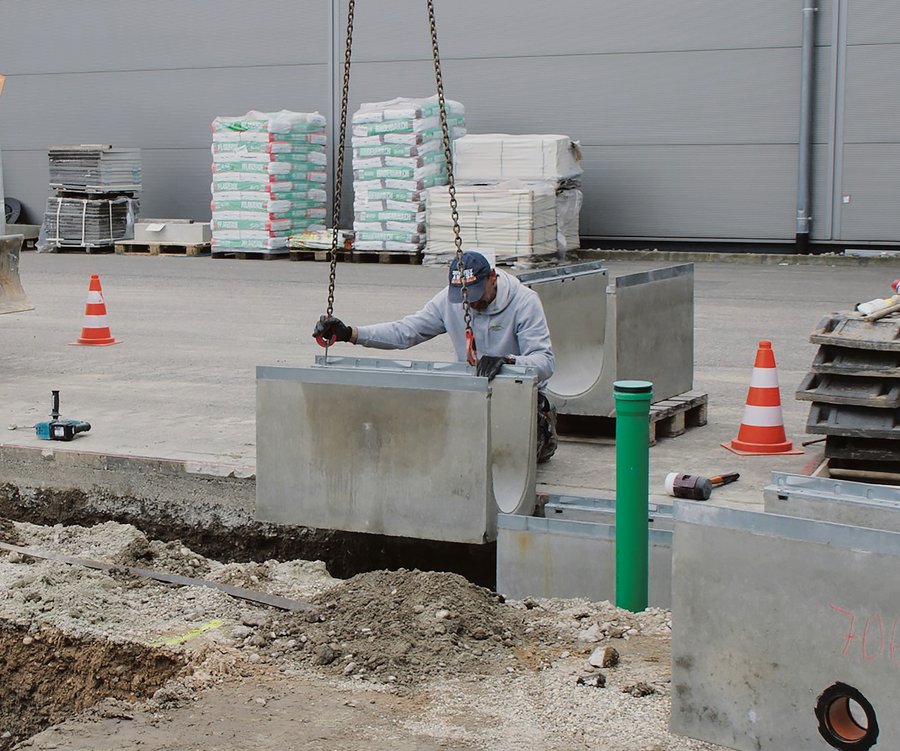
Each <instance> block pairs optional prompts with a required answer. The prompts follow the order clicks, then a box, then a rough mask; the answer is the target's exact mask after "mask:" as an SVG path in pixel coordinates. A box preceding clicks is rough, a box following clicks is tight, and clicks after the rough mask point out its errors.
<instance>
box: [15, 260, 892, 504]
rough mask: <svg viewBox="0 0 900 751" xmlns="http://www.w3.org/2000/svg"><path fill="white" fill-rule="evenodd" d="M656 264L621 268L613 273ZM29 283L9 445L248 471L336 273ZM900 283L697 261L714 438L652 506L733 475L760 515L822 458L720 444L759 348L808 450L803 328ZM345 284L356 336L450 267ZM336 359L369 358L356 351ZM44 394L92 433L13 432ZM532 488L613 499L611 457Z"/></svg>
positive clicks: (20, 324) (214, 266)
mask: <svg viewBox="0 0 900 751" xmlns="http://www.w3.org/2000/svg"><path fill="white" fill-rule="evenodd" d="M656 265H660V264H654V262H652V261H630V260H626V259H622V258H620V257H617V258H615V259H614V260H612V261H611V262H610V263H609V268H610V276H611V277H615V276H617V275H619V274H623V273H629V272H632V271H639V270H646V269H650V268H654V267H655V266H656ZM20 272H21V277H22V282H23V285H24V287H25V290H26V292H27V294H28V296H29V298H30V300H31V301H32V303H33V304H34V306H35V310H33V311H29V312H25V313H16V314H12V315H5V316H0V430H2V431H3V432H2V433H0V441H2V443H0V448H2V447H3V446H8V445H13V446H26V447H34V448H40V449H44V450H49V449H52V450H54V451H57V452H58V451H79V452H98V453H112V454H122V455H130V456H142V457H157V458H167V459H177V460H183V461H187V462H189V463H190V464H191V466H193V467H199V468H203V467H211V468H212V467H216V468H219V470H221V468H222V467H223V466H224V467H231V468H234V469H235V470H236V471H237V472H238V473H246V472H248V471H252V469H253V466H254V463H255V440H256V439H255V411H256V409H255V368H256V366H257V365H288V366H305V365H309V364H310V363H312V362H313V359H314V357H315V356H316V355H317V354H320V353H321V350H320V348H319V347H318V346H317V345H316V344H315V342H314V341H313V339H312V338H311V337H310V332H311V330H312V326H313V323H314V321H315V319H316V317H317V316H318V315H319V314H320V313H321V312H322V311H323V310H324V308H325V301H326V293H327V280H328V266H327V264H323V263H313V262H305V263H292V262H289V261H287V260H273V261H258V260H232V259H211V258H209V257H177V256H163V257H159V256H118V255H80V254H79V255H76V254H66V255H56V254H37V253H34V252H26V253H23V255H22V258H21V268H20ZM91 273H97V274H99V275H100V280H101V283H102V286H103V293H104V298H105V301H106V305H107V311H108V320H109V325H110V328H111V330H112V334H113V336H114V337H116V338H117V339H120V340H121V344H118V345H116V346H112V347H77V346H69V343H70V342H72V341H74V340H75V338H76V337H77V336H78V335H79V334H80V331H81V325H82V316H83V313H84V303H85V300H86V297H87V290H88V282H89V278H90V275H91ZM898 276H900V261H898V262H897V263H896V264H891V263H887V264H884V263H883V264H878V265H874V264H866V265H860V266H847V265H838V266H835V265H831V263H830V262H829V260H828V259H823V260H822V261H821V262H819V263H818V264H808V265H760V264H756V263H747V264H741V263H728V264H718V263H699V264H698V265H697V267H696V299H695V306H696V307H695V382H694V387H695V389H699V390H702V391H705V392H707V393H708V394H709V424H708V425H707V426H705V427H703V428H695V429H690V430H688V432H687V433H686V434H685V435H682V436H680V437H677V438H667V439H663V440H661V441H660V442H659V443H658V444H657V445H656V446H654V447H653V448H652V449H651V454H650V472H651V477H650V488H651V495H652V496H653V497H654V498H656V499H657V500H664V499H665V495H664V493H663V481H664V478H665V476H666V474H667V473H668V472H672V471H681V472H690V473H696V474H715V473H717V472H720V471H724V470H735V471H738V472H740V473H741V475H742V477H741V479H740V481H738V482H737V483H734V484H733V485H729V486H726V487H724V488H720V489H717V490H716V491H714V495H713V502H715V503H722V504H726V505H738V506H744V507H748V506H749V507H758V508H761V507H762V501H763V495H762V489H763V487H764V486H765V485H766V484H767V483H768V481H769V472H770V471H771V470H781V471H788V472H801V471H803V469H804V467H805V466H806V465H807V464H808V463H809V462H811V461H814V460H815V454H816V453H817V449H818V447H817V446H812V447H810V448H809V449H808V450H807V454H806V456H786V457H738V456H735V455H733V454H731V453H729V452H727V451H726V450H725V449H723V448H721V447H720V446H719V444H720V443H721V442H722V441H727V440H730V439H731V438H733V437H734V436H735V435H736V432H737V429H738V426H739V423H740V420H741V415H742V410H743V406H744V401H745V398H746V393H747V387H748V385H749V379H750V372H751V369H752V366H753V360H754V357H755V354H756V348H757V342H758V340H760V339H771V340H772V341H773V344H774V351H775V357H776V361H777V364H778V373H779V378H780V382H781V394H782V403H783V406H784V416H785V425H786V429H787V433H788V435H789V437H791V438H792V439H793V440H794V441H795V442H797V441H802V440H804V439H806V438H809V436H806V435H805V434H804V430H805V422H806V417H807V413H808V409H809V406H808V404H807V403H804V402H799V401H797V400H795V399H794V398H793V392H794V390H795V389H796V388H797V386H798V384H799V383H800V381H801V379H802V378H803V376H804V375H805V373H806V371H807V369H808V366H809V364H810V362H811V361H812V358H813V355H814V353H815V349H816V348H815V346H814V345H812V344H810V343H809V342H808V336H809V334H810V332H811V331H812V329H813V327H814V325H815V324H816V322H817V321H818V320H819V318H820V317H822V316H823V315H825V314H827V313H829V312H832V311H836V310H842V309H843V310H846V309H849V308H850V307H852V305H853V304H855V303H856V302H859V301H861V300H868V299H871V298H874V297H876V296H879V295H882V294H886V292H887V291H888V284H889V282H890V280H892V279H894V278H896V277H898ZM337 279H338V286H337V292H336V296H335V313H336V314H337V315H338V316H341V317H343V318H344V319H346V320H347V321H348V322H350V323H353V324H364V323H370V322H376V321H381V320H386V319H390V318H393V317H397V316H399V315H401V314H405V313H409V312H412V311H414V310H416V309H417V308H418V307H419V306H420V305H421V304H423V303H424V302H425V301H426V300H428V299H429V298H430V297H431V295H432V294H433V293H434V292H435V291H436V290H437V289H438V288H439V287H440V286H441V285H442V284H444V283H445V276H444V273H443V272H442V271H441V270H440V269H433V268H423V267H417V266H405V265H393V264H392V265H381V264H362V265H355V264H344V263H342V264H340V265H339V267H338V274H337ZM648 304H651V305H652V304H653V301H652V300H650V301H648ZM334 352H335V354H349V353H351V352H355V353H356V354H363V355H373V354H375V353H374V352H372V351H361V350H358V349H354V348H353V347H352V346H351V345H338V346H336V347H335V349H334ZM411 354H412V351H411ZM414 355H415V358H416V359H422V360H446V359H449V358H451V357H452V350H451V347H450V344H449V342H448V341H447V340H446V338H438V339H436V340H433V341H431V342H428V343H426V344H424V345H421V346H420V347H418V348H416V349H415V350H414ZM51 389H59V390H60V392H61V407H62V413H63V416H66V417H73V418H80V419H84V420H88V421H90V422H91V424H92V426H93V427H92V430H91V432H90V433H87V434H84V435H82V436H79V437H78V438H77V439H76V440H75V441H73V442H72V443H68V444H67V443H58V442H53V443H52V444H51V443H49V442H44V441H39V440H37V438H36V437H35V436H34V431H33V430H30V429H20V430H15V431H12V432H7V431H6V430H5V426H6V425H8V424H18V425H25V426H30V425H32V424H33V423H34V422H35V421H37V420H41V419H44V418H45V417H46V416H47V414H48V412H49V409H50V391H51ZM452 459H453V457H451V456H448V457H446V460H447V461H452ZM0 480H2V477H0ZM538 483H539V489H540V490H543V491H548V492H565V493H570V494H574V495H588V496H596V497H611V495H612V494H613V493H614V489H615V450H614V447H613V445H612V443H611V442H605V443H604V442H601V443H597V444H576V443H569V442H563V443H562V445H561V446H560V449H559V451H558V453H557V455H556V456H555V457H554V458H553V459H552V460H551V461H550V462H549V463H548V464H546V465H542V466H541V467H540V468H539V471H538Z"/></svg>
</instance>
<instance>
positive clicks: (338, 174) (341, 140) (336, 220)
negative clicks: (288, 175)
mask: <svg viewBox="0 0 900 751" xmlns="http://www.w3.org/2000/svg"><path fill="white" fill-rule="evenodd" d="M355 11H356V0H349V3H348V6H347V39H346V43H345V44H344V80H343V84H342V85H341V122H340V125H339V127H338V147H337V169H336V171H335V173H334V196H333V197H332V198H333V203H332V205H331V268H330V270H329V273H328V307H327V309H326V311H325V314H326V315H327V316H328V317H329V318H331V316H332V315H333V314H334V282H335V276H336V274H337V260H338V256H337V252H338V234H339V232H340V226H341V192H342V189H343V184H344V144H345V142H346V137H347V108H348V106H349V104H348V101H349V99H350V51H351V50H352V49H353V14H354V13H355ZM325 356H326V357H327V356H328V348H327V347H326V348H325Z"/></svg>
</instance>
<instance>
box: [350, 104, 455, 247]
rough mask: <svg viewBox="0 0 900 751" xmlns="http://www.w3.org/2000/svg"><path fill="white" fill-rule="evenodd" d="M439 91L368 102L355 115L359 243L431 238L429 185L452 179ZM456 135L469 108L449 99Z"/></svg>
mask: <svg viewBox="0 0 900 751" xmlns="http://www.w3.org/2000/svg"><path fill="white" fill-rule="evenodd" d="M438 107H439V105H438V101H437V97H429V98H427V99H410V98H405V97H398V98H396V99H392V100H390V101H387V102H367V103H365V104H362V105H361V106H360V108H359V110H357V111H356V112H355V113H354V115H353V139H352V146H353V178H354V181H353V190H354V201H353V211H354V223H353V229H354V233H355V243H354V247H355V248H356V249H357V250H376V251H378V250H388V251H406V252H409V251H417V250H421V249H422V247H423V246H424V244H425V217H424V210H425V207H424V204H425V191H426V190H428V189H429V188H431V187H434V186H436V185H446V183H447V166H446V161H445V156H444V150H443V143H442V136H441V129H440V117H439V114H440V113H439V109H438ZM446 112H447V118H448V127H449V128H450V135H451V138H458V137H460V136H462V135H463V134H464V133H465V128H464V125H465V108H464V107H463V105H462V104H460V103H459V102H454V101H452V100H448V101H447V102H446Z"/></svg>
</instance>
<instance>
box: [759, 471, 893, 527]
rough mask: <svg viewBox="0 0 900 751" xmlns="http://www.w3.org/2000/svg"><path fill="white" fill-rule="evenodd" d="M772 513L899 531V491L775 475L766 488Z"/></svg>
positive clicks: (838, 481) (764, 491)
mask: <svg viewBox="0 0 900 751" xmlns="http://www.w3.org/2000/svg"><path fill="white" fill-rule="evenodd" d="M763 498H764V499H765V510H766V511H767V512H768V513H770V514H781V515H782V516H799V517H802V518H804V519H818V520H819V521H825V522H834V523H835V524H851V525H853V526H857V527H870V528H872V529H887V530H889V531H891V532H900V488H895V487H890V486H888V485H875V484H873V483H868V482H852V481H850V480H837V479H834V478H825V477H809V476H807V475H793V474H789V473H787V472H773V473H772V483H771V484H770V485H766V487H765V488H763Z"/></svg>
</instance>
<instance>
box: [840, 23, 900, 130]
mask: <svg viewBox="0 0 900 751" xmlns="http://www.w3.org/2000/svg"><path fill="white" fill-rule="evenodd" d="M895 7H896V6H895ZM854 15H855V11H852V12H851V15H850V26H851V27H852V25H853V18H854ZM894 18H895V20H894V29H895V33H894V39H893V41H894V44H878V45H871V46H870V45H865V46H849V45H848V47H847V82H846V91H845V94H844V105H845V110H844V142H845V143H847V144H851V143H878V144H883V143H896V142H897V141H898V140H900V79H898V76H897V70H898V69H900V30H898V29H897V20H896V19H897V12H896V10H895V13H894Z"/></svg>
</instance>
